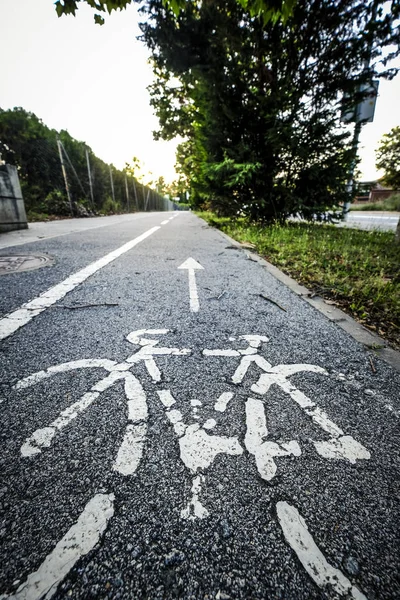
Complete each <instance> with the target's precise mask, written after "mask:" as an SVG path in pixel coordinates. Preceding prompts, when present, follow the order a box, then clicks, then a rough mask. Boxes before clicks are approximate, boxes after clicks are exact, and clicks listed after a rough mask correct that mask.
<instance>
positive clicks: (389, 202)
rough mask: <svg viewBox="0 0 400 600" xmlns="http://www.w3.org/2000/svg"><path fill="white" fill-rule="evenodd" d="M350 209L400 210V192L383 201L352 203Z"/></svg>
mask: <svg viewBox="0 0 400 600" xmlns="http://www.w3.org/2000/svg"><path fill="white" fill-rule="evenodd" d="M350 210H368V211H369V210H388V211H397V212H399V211H400V194H393V196H390V197H389V198H386V200H383V201H382V202H374V203H371V204H369V203H367V204H352V205H351V206H350Z"/></svg>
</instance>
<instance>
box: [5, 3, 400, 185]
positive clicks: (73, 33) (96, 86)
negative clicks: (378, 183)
mask: <svg viewBox="0 0 400 600" xmlns="http://www.w3.org/2000/svg"><path fill="white" fill-rule="evenodd" d="M139 34H140V30H139V27H138V15H137V12H136V8H135V7H134V6H130V7H128V9H127V10H126V11H122V12H118V13H113V14H112V15H110V16H108V17H107V19H106V24H105V25H104V26H102V27H100V26H98V25H95V24H94V21H93V11H92V10H90V9H89V7H87V6H85V5H81V7H80V8H79V10H78V12H77V16H76V17H75V18H74V17H72V16H68V17H62V18H61V19H58V17H57V15H56V12H55V9H54V6H53V3H52V0H35V1H34V2H33V1H32V0H12V2H11V1H10V0H0V55H1V57H2V59H3V60H2V69H1V88H0V107H1V108H3V109H8V108H13V107H14V106H22V107H23V108H24V109H25V110H28V111H31V112H34V113H35V114H36V115H37V116H38V117H40V118H41V119H42V120H43V122H44V123H45V124H46V125H48V126H49V127H52V128H55V129H58V130H59V129H67V130H68V131H69V133H70V134H71V135H72V136H73V137H74V138H76V139H78V140H83V141H85V142H86V143H87V144H88V145H89V146H90V147H91V148H92V150H93V151H94V152H95V153H96V154H97V156H99V157H100V158H102V159H103V160H104V161H106V162H109V163H113V164H114V165H115V166H116V167H118V168H123V167H124V165H125V162H127V161H130V160H131V159H132V157H133V156H137V157H138V158H140V160H141V161H142V162H143V164H144V171H145V172H148V171H150V172H152V173H153V174H154V176H156V177H158V176H160V175H163V176H164V177H165V178H166V180H167V181H172V180H173V179H174V177H175V171H174V164H175V148H176V145H177V143H178V142H175V141H172V142H163V141H158V142H156V141H154V140H153V136H152V132H153V131H154V130H156V129H157V126H158V124H157V119H156V117H155V116H154V115H153V111H152V109H151V107H150V105H149V95H148V92H147V91H146V88H147V86H148V85H149V84H150V83H151V81H152V71H151V67H150V65H149V64H148V56H149V54H148V51H147V49H146V48H145V46H144V45H143V44H142V43H141V42H139V41H138V40H137V39H136V38H137V36H138V35H139ZM392 66H398V67H400V60H397V61H396V63H393V65H392ZM399 106H400V75H398V76H397V77H396V78H395V79H394V80H393V81H390V82H389V81H381V82H380V90H379V98H378V102H377V107H376V111H375V119H374V122H373V123H368V124H367V125H365V126H364V127H363V131H362V133H361V138H360V152H359V153H360V156H361V158H362V162H361V165H360V169H361V175H362V179H364V180H370V179H374V178H375V177H376V176H377V175H379V174H381V173H377V171H376V168H375V149H376V147H377V145H378V143H379V140H380V139H381V137H382V135H383V134H384V133H388V132H389V131H390V129H391V128H392V127H394V126H396V125H400V114H399Z"/></svg>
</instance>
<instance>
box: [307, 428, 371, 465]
mask: <svg viewBox="0 0 400 600" xmlns="http://www.w3.org/2000/svg"><path fill="white" fill-rule="evenodd" d="M313 444H314V446H315V449H316V450H317V452H318V454H319V455H320V456H322V457H323V458H338V459H346V460H348V461H349V462H350V463H352V464H353V465H354V464H355V463H356V461H357V460H362V459H364V460H368V459H370V458H371V454H370V453H369V452H368V450H367V449H366V448H364V446H363V445H362V444H360V443H359V442H357V441H356V440H355V439H354V438H353V437H351V435H344V436H341V437H339V438H337V439H332V440H328V441H327V442H313Z"/></svg>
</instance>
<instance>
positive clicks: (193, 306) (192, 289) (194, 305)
mask: <svg viewBox="0 0 400 600" xmlns="http://www.w3.org/2000/svg"><path fill="white" fill-rule="evenodd" d="M178 269H187V270H188V272H189V297H190V310H191V311H192V312H199V309H200V305H199V295H198V293H197V285H196V274H195V271H198V270H199V269H204V267H202V266H201V265H200V264H199V263H198V262H197V261H196V260H194V258H188V259H187V260H185V262H184V263H182V264H181V266H180V267H178Z"/></svg>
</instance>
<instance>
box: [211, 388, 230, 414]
mask: <svg viewBox="0 0 400 600" xmlns="http://www.w3.org/2000/svg"><path fill="white" fill-rule="evenodd" d="M232 398H233V394H232V392H224V393H223V394H221V395H220V397H219V398H218V400H217V401H216V403H215V404H214V410H216V411H218V412H225V411H226V408H227V406H228V404H229V402H230V401H231V400H232Z"/></svg>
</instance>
